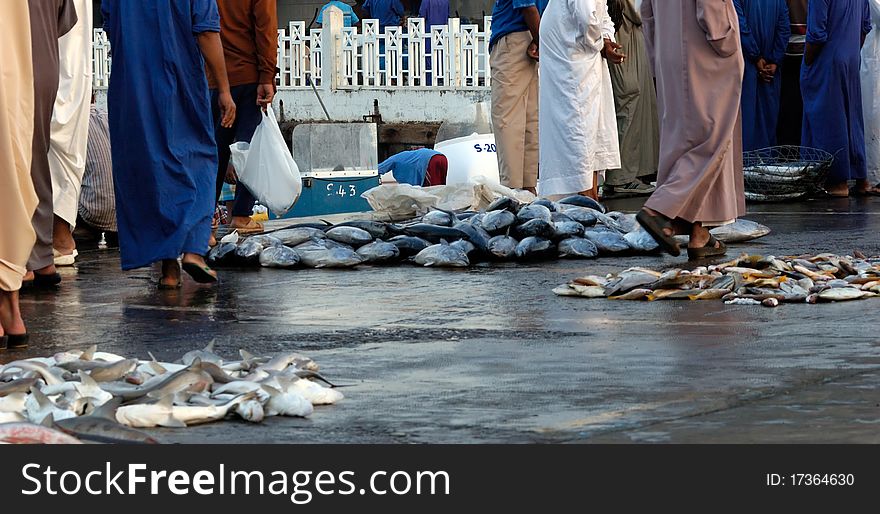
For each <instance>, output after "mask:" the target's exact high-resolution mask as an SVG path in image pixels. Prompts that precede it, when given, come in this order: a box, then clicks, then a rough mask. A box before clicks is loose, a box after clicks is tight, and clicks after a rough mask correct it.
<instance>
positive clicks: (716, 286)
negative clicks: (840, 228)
mask: <svg viewBox="0 0 880 514" xmlns="http://www.w3.org/2000/svg"><path fill="white" fill-rule="evenodd" d="M854 254H855V255H854V256H840V255H833V254H828V253H823V254H819V255H800V256H791V257H774V256H772V255H770V256H760V255H748V254H743V255H741V256H740V257H738V258H736V259H734V260H732V261H729V262H724V263H721V264H715V265H712V266H701V267H698V268H695V269H693V270H684V269H670V270H667V271H662V272H661V271H655V270H650V269H645V268H629V269H627V270H625V271H622V272H620V273H617V274H613V275H608V276H605V277H600V276H586V277H581V278H577V279H575V280H573V281H571V282H570V283H568V284H563V285H561V286H559V287H557V288H556V289H554V290H553V292H554V293H556V294H557V295H559V296H578V297H582V298H608V299H611V300H648V301H655V300H724V302H725V303H726V304H730V305H764V306H766V307H776V306H778V305H779V304H780V303H811V304H813V303H819V302H843V301H849V300H861V299H864V298H874V297H877V296H880V257H873V258H868V257H865V256H864V255H862V254H861V253H859V252H854Z"/></svg>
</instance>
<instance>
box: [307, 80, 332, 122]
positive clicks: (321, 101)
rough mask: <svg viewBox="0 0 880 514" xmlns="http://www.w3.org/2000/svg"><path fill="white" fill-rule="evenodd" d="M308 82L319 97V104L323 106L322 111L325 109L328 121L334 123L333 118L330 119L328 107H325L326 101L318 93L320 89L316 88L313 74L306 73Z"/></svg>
mask: <svg viewBox="0 0 880 514" xmlns="http://www.w3.org/2000/svg"><path fill="white" fill-rule="evenodd" d="M306 80H308V81H309V85H310V86H312V91H314V92H315V96H316V97H318V103H320V104H321V109H324V116H327V121H333V118H331V117H330V113H329V112H327V106H326V105H324V100H322V99H321V95H320V94H319V93H318V88H316V87H315V81H313V80H312V74H311V73H306Z"/></svg>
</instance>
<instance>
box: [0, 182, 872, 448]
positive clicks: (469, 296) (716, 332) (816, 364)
mask: <svg viewBox="0 0 880 514" xmlns="http://www.w3.org/2000/svg"><path fill="white" fill-rule="evenodd" d="M635 206H636V204H635V203H634V202H631V201H630V202H623V203H620V204H618V205H617V206H614V205H613V204H612V207H615V208H622V209H630V210H631V209H633V208H635ZM751 211H752V214H751V215H750V216H748V218H749V219H753V220H755V221H758V222H761V223H764V224H766V225H768V226H770V227H771V228H772V229H773V230H774V232H773V233H772V234H771V235H769V236H767V237H765V238H763V239H761V240H758V241H754V242H752V243H748V244H745V245H739V246H736V247H734V248H732V250H731V253H737V252H742V251H745V252H752V253H763V254H775V255H784V254H798V253H807V252H809V253H819V252H835V253H850V252H852V250H854V249H860V250H861V251H862V252H864V253H866V254H872V255H876V254H880V236H878V232H880V200H876V199H874V200H872V199H868V200H860V199H852V200H821V201H818V200H817V201H811V202H804V203H796V204H789V205H754V206H751ZM83 250H86V249H85V248H83V249H82V250H81V256H80V262H79V265H78V267H77V269H76V270H75V271H74V270H67V271H66V272H65V283H64V285H63V287H62V288H61V289H60V290H59V291H58V292H52V293H39V294H37V293H28V294H27V295H25V296H24V298H23V300H22V303H23V309H24V312H25V315H26V318H27V320H28V322H29V324H30V325H29V326H30V331H31V332H32V333H33V334H34V343H33V345H32V348H31V349H30V350H29V351H28V352H27V353H26V354H24V355H29V356H35V355H46V354H51V353H54V352H57V351H60V350H64V349H71V348H82V347H85V346H88V345H90V344H92V343H97V344H98V345H99V346H100V348H101V349H102V350H106V351H111V352H117V353H121V354H124V355H131V356H139V357H142V358H145V357H146V355H147V352H148V351H150V352H153V353H154V354H155V355H156V356H157V357H158V358H160V359H163V360H164V359H169V360H170V359H175V358H177V357H179V356H181V355H182V354H183V353H184V352H186V351H188V350H191V349H194V348H197V347H203V346H205V345H206V344H207V343H208V342H209V341H211V340H214V341H215V342H216V347H217V350H218V352H219V353H221V354H222V355H228V356H230V357H231V356H234V355H236V354H237V351H238V349H239V348H246V349H248V350H249V351H251V352H253V353H270V352H275V351H281V350H297V351H301V352H303V353H306V354H308V355H310V356H311V357H313V358H314V359H315V360H316V361H317V362H318V363H319V364H320V365H321V368H322V370H323V372H324V373H325V374H326V375H327V376H328V377H329V378H331V379H334V380H336V381H337V382H339V383H343V384H348V385H349V387H346V388H345V389H344V393H345V394H346V396H347V398H346V400H345V401H343V402H342V403H340V404H339V405H336V406H332V407H322V408H319V409H317V410H316V412H315V414H314V415H313V416H312V417H311V418H310V419H291V418H272V419H269V420H267V421H266V422H265V423H263V424H261V425H247V424H244V423H242V422H238V421H229V422H224V423H215V424H212V425H206V426H201V427H195V428H189V429H183V430H170V429H165V430H157V431H156V433H157V434H158V435H159V437H160V438H161V439H162V440H164V441H166V442H212V443H215V442H216V443H258V442H270V443H271V442H276V443H318V442H321V443H380V442H401V443H447V442H448V443H489V442H493V443H502V442H588V443H589V442H880V432H878V430H877V427H878V425H880V387H878V386H880V351H878V344H880V331H878V327H880V325H878V321H880V316H878V307H880V300H866V301H861V302H851V303H841V304H825V305H806V304H804V305H785V306H781V307H779V308H777V309H767V308H763V307H752V306H725V305H724V304H723V303H722V302H708V301H707V302H694V303H690V302H656V303H640V302H614V301H607V300H586V299H579V298H560V297H556V296H555V295H553V293H552V292H551V289H552V288H553V287H555V286H556V285H558V284H560V283H563V282H566V281H568V280H570V279H571V278H573V277H576V276H579V275H582V274H588V273H589V274H604V273H608V272H613V271H619V270H621V269H624V268H626V267H629V266H634V265H639V266H646V267H653V268H662V267H671V266H675V265H678V264H681V263H682V259H676V258H671V257H626V258H605V259H601V260H597V261H556V262H549V263H543V264H537V265H502V266H485V267H476V268H474V269H471V270H466V271H461V270H459V271H450V270H436V269H421V268H416V267H413V266H400V267H387V268H386V267H365V268H362V269H360V270H356V271H321V270H297V271H280V270H229V271H225V272H223V274H222V284H221V285H220V286H219V287H216V288H210V287H208V288H204V287H198V286H195V285H194V284H191V283H188V284H187V285H186V286H185V287H184V289H183V290H182V291H179V292H170V293H169V292H159V291H157V290H156V287H155V280H156V274H155V272H153V271H150V270H141V271H136V272H129V273H123V272H121V271H120V270H119V260H118V254H117V253H116V252H115V251H112V250H110V251H107V250H105V251H97V250H92V251H83ZM21 356H22V354H12V353H8V354H6V355H0V359H4V360H10V359H12V358H18V357H21Z"/></svg>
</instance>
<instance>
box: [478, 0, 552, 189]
mask: <svg viewBox="0 0 880 514" xmlns="http://www.w3.org/2000/svg"><path fill="white" fill-rule="evenodd" d="M547 3H548V0H498V1H497V2H495V9H494V11H493V12H492V37H491V38H490V40H489V52H490V57H489V63H490V66H491V68H492V124H493V125H494V129H495V143H496V145H497V147H498V170H499V172H500V175H501V183H502V184H504V185H505V186H507V187H511V188H514V189H525V190H526V191H530V192H532V193H535V192H536V186H537V184H538V41H539V37H538V33H539V29H540V24H541V14H542V13H543V12H544V8H545V7H547Z"/></svg>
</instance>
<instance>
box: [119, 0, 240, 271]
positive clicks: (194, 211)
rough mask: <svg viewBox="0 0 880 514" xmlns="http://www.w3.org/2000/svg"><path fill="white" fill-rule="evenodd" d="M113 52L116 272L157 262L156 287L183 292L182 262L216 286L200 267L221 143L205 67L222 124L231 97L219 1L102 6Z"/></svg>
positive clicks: (153, 0)
mask: <svg viewBox="0 0 880 514" xmlns="http://www.w3.org/2000/svg"><path fill="white" fill-rule="evenodd" d="M101 10H102V13H103V15H104V30H106V32H107V35H108V36H109V38H110V44H111V47H112V49H113V75H112V76H111V78H110V89H109V92H108V98H107V101H108V111H109V114H110V116H109V118H110V140H111V146H112V149H111V153H112V157H113V181H114V185H115V189H116V216H117V225H118V228H119V247H120V252H121V257H122V268H123V269H125V270H130V269H135V268H142V267H145V266H149V265H151V264H153V263H156V262H160V261H161V262H162V279H161V280H160V282H159V286H160V288H177V287H180V265H179V264H178V258H179V257H180V256H181V255H183V269H184V271H186V272H187V273H189V274H190V275H191V276H192V277H193V278H194V279H195V280H196V281H197V282H216V280H217V275H216V273H214V271H213V270H211V269H210V268H208V266H207V265H206V264H205V260H204V254H205V253H207V251H208V239H209V238H210V236H211V216H212V213H213V212H214V201H215V196H214V194H215V192H214V187H215V181H216V178H217V146H216V144H215V142H214V123H213V120H212V118H211V101H210V98H211V97H210V94H209V92H208V80H207V78H206V76H205V65H206V64H207V66H208V69H210V70H211V72H212V74H213V75H214V76H215V77H217V80H218V101H219V104H220V110H221V112H222V116H221V118H222V122H221V123H222V125H223V126H224V127H231V126H232V123H233V121H234V119H235V103H234V102H233V100H232V96H231V94H230V88H229V81H228V80H227V76H226V65H225V63H224V60H223V46H222V44H221V41H220V34H219V33H220V15H219V13H218V10H217V3H216V2H215V0H150V1H149V2H140V1H138V2H132V1H129V0H104V2H103V3H102V5H101Z"/></svg>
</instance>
